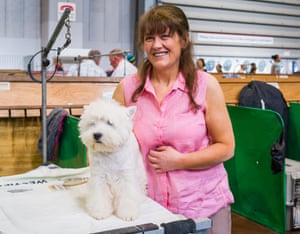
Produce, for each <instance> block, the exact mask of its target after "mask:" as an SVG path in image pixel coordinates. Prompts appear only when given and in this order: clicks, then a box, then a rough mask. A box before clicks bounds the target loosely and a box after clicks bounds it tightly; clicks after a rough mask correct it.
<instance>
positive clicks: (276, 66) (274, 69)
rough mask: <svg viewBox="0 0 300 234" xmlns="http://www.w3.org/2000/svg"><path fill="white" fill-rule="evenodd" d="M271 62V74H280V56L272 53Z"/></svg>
mask: <svg viewBox="0 0 300 234" xmlns="http://www.w3.org/2000/svg"><path fill="white" fill-rule="evenodd" d="M271 58H272V60H273V63H272V66H271V74H274V75H276V76H278V75H279V74H280V61H281V58H280V56H279V55H278V54H275V55H272V56H271Z"/></svg>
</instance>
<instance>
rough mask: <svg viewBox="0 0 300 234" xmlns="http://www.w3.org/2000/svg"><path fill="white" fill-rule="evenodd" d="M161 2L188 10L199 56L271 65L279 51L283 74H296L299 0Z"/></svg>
mask: <svg viewBox="0 0 300 234" xmlns="http://www.w3.org/2000/svg"><path fill="white" fill-rule="evenodd" d="M159 4H174V5H177V6H178V7H180V8H181V9H182V10H183V11H184V12H185V13H186V15H187V17H188V20H189V23H190V31H191V37H192V39H193V42H194V44H195V49H194V56H195V59H196V58H198V57H203V58H205V59H207V60H211V59H212V57H214V58H215V56H218V58H219V61H218V62H225V60H226V61H228V60H231V61H232V63H235V61H237V60H239V61H240V60H247V61H249V63H250V62H252V61H253V58H255V59H259V60H262V59H264V60H265V63H267V64H269V62H270V58H271V56H272V55H274V54H279V55H280V56H281V57H282V58H283V62H282V72H283V73H292V72H293V67H292V64H293V63H298V64H299V63H300V61H299V58H300V1H299V0H284V1H283V0H281V1H280V0H269V1H268V0H260V1H254V0H252V1H251V0H227V1H223V0H214V1H210V0H201V1H197V0H185V1H181V0H161V1H159ZM230 38H231V40H230ZM215 62H217V61H215ZM233 67H234V66H233ZM299 69H300V64H299ZM212 71H214V70H212ZM263 72H264V73H269V71H268V70H264V71H263Z"/></svg>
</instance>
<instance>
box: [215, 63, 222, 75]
mask: <svg viewBox="0 0 300 234" xmlns="http://www.w3.org/2000/svg"><path fill="white" fill-rule="evenodd" d="M216 72H217V73H222V72H223V71H222V65H221V64H220V63H218V64H217V65H216Z"/></svg>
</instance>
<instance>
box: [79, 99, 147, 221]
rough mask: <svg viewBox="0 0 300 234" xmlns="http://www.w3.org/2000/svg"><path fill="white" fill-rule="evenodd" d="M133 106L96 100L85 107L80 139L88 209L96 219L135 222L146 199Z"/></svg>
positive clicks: (81, 119)
mask: <svg viewBox="0 0 300 234" xmlns="http://www.w3.org/2000/svg"><path fill="white" fill-rule="evenodd" d="M135 111H136V107H133V106H132V107H124V106H121V105H119V104H118V103H117V102H116V101H114V100H108V99H98V100H96V101H94V102H92V103H90V104H89V105H88V106H86V107H85V108H84V111H83V114H82V116H81V118H80V121H79V131H80V138H81V140H82V142H83V144H85V146H86V147H87V151H88V156H89V163H90V173H91V175H90V178H89V181H88V193H87V204H86V205H87V209H88V212H89V213H90V215H91V216H93V217H94V218H96V219H104V218H106V217H108V216H110V215H111V214H113V213H114V214H116V216H118V217H119V218H121V219H123V220H127V221H130V220H134V219H136V218H137V216H138V212H139V206H140V204H141V202H142V201H143V198H144V197H145V187H146V174H145V170H144V165H143V161H142V155H141V153H140V150H139V146H138V143H137V140H136V138H135V136H134V134H133V131H132V128H133V116H134V114H135Z"/></svg>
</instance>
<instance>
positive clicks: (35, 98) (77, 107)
mask: <svg viewBox="0 0 300 234" xmlns="http://www.w3.org/2000/svg"><path fill="white" fill-rule="evenodd" d="M9 74H13V75H9ZM37 76H39V74H37ZM37 79H38V78H37ZM119 81H120V78H109V77H101V78H100V77H99V78H96V77H80V78H79V77H65V76H57V77H53V78H52V79H51V80H50V81H48V82H47V87H46V101H47V110H48V112H50V111H51V110H52V109H53V108H55V107H63V108H65V109H66V110H68V111H69V113H70V114H73V115H80V114H81V112H82V108H83V106H84V105H87V104H89V103H90V102H91V101H93V100H95V99H96V98H97V97H101V96H110V95H112V92H113V90H114V89H115V87H116V85H117V84H118V83H119ZM0 100H1V105H0V117H30V116H40V115H41V108H42V106H41V104H42V84H41V83H38V82H34V81H33V80H31V79H30V78H29V76H28V75H27V74H19V73H5V74H1V73H0Z"/></svg>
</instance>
